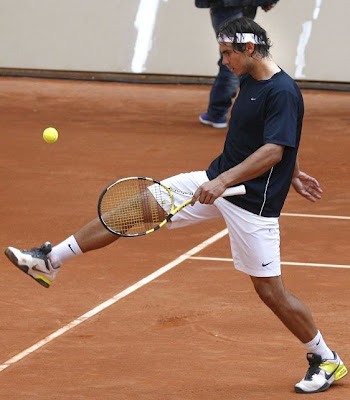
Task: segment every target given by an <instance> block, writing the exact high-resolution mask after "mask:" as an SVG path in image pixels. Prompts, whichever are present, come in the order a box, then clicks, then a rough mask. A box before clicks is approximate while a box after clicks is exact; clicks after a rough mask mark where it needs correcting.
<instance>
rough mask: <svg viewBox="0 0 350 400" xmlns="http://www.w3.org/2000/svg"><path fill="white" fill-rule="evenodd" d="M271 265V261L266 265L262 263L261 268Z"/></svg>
mask: <svg viewBox="0 0 350 400" xmlns="http://www.w3.org/2000/svg"><path fill="white" fill-rule="evenodd" d="M271 263H273V261H270V262H268V263H266V264H264V263H262V264H261V266H262V267H267V266H268V265H269V264H271Z"/></svg>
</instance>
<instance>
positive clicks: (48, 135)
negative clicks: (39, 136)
mask: <svg viewBox="0 0 350 400" xmlns="http://www.w3.org/2000/svg"><path fill="white" fill-rule="evenodd" d="M43 139H44V140H45V142H46V143H55V142H56V140H57V139H58V132H57V130H56V129H55V128H51V127H50V128H46V129H45V130H44V132H43Z"/></svg>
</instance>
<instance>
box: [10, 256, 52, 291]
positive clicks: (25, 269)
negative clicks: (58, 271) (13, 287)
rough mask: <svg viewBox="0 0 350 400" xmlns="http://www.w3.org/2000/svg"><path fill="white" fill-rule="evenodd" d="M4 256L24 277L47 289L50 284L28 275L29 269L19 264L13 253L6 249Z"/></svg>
mask: <svg viewBox="0 0 350 400" xmlns="http://www.w3.org/2000/svg"><path fill="white" fill-rule="evenodd" d="M5 256H6V257H7V258H8V259H9V260H10V261H11V262H12V264H13V265H15V266H16V267H17V268H18V269H20V270H21V271H22V272H24V273H25V274H26V275H28V276H30V277H31V278H32V279H34V280H35V282H38V283H40V285H41V286H44V287H45V288H49V287H50V284H49V283H48V282H46V281H45V280H44V279H43V278H41V277H40V276H38V277H36V278H35V277H34V276H31V275H30V274H28V271H29V267H28V265H24V264H20V263H19V262H18V258H17V257H16V256H15V255H14V253H13V252H12V251H11V250H10V249H9V248H7V249H6V250H5Z"/></svg>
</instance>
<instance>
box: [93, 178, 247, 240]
mask: <svg viewBox="0 0 350 400" xmlns="http://www.w3.org/2000/svg"><path fill="white" fill-rule="evenodd" d="M173 193H178V194H181V195H185V196H188V197H189V199H188V200H187V201H185V202H184V203H182V204H180V205H175V203H174V196H173ZM245 193H246V190H245V186H244V185H239V186H235V187H232V188H228V189H227V190H225V192H224V193H223V194H222V197H227V196H236V195H241V194H245ZM192 196H193V193H184V192H181V191H178V190H175V189H171V188H168V187H166V186H165V185H163V184H162V183H161V182H159V181H157V180H155V179H152V178H146V177H131V178H124V179H120V180H118V181H116V182H114V183H112V184H111V185H109V186H107V187H106V189H104V190H103V192H102V193H101V195H100V198H99V201H98V216H99V218H100V220H101V222H102V224H103V225H104V226H105V227H106V228H107V229H108V230H109V231H110V232H112V233H114V234H116V235H119V236H125V237H135V236H142V235H147V234H149V233H152V232H154V231H156V230H157V229H159V228H161V227H162V226H164V225H165V224H166V223H167V222H169V221H170V220H171V218H172V217H173V216H174V215H175V214H176V213H177V212H179V211H180V210H182V209H183V208H184V207H186V206H187V205H188V204H190V203H191V199H192Z"/></svg>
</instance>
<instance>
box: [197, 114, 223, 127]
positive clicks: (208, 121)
mask: <svg viewBox="0 0 350 400" xmlns="http://www.w3.org/2000/svg"><path fill="white" fill-rule="evenodd" d="M199 120H200V122H201V123H202V124H204V125H210V126H212V127H213V128H219V129H222V128H227V121H226V117H222V118H220V119H219V120H217V121H214V120H213V119H212V118H211V117H210V116H209V115H208V113H206V112H205V113H203V114H201V115H200V116H199Z"/></svg>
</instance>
